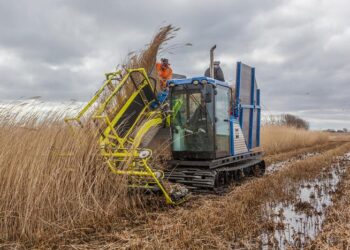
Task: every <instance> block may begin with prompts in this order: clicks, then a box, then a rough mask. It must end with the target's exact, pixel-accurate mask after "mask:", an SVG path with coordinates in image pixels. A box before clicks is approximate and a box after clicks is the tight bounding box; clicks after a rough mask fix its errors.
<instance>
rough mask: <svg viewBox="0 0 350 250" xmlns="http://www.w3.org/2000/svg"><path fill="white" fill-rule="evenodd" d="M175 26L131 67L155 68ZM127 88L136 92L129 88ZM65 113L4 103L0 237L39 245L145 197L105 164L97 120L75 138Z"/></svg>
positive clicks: (104, 220)
mask: <svg viewBox="0 0 350 250" xmlns="http://www.w3.org/2000/svg"><path fill="white" fill-rule="evenodd" d="M175 31H177V29H175V28H174V27H173V26H171V25H168V26H165V27H162V28H160V30H159V32H158V33H157V34H156V35H155V36H154V38H153V40H152V41H151V43H150V44H148V45H147V47H146V48H145V49H144V50H142V51H141V52H139V53H134V54H132V55H131V57H130V58H129V60H128V61H127V63H126V65H127V66H126V67H128V68H139V67H143V68H145V69H146V71H147V72H150V71H151V70H152V67H153V65H154V63H155V61H156V57H157V54H158V52H159V50H160V49H161V48H162V45H164V44H165V43H166V42H167V41H168V40H169V39H171V38H172V37H173V36H174V32H175ZM122 94H123V95H126V96H129V95H130V94H131V93H130V92H128V88H126V90H125V91H124V92H123V93H122ZM18 105H23V104H18ZM24 105H27V107H22V108H25V109H27V110H32V109H33V107H31V106H30V105H28V104H24ZM62 114H64V111H61V112H60V114H53V113H50V114H49V115H47V116H45V115H43V114H42V113H35V112H28V114H26V115H21V116H19V115H18V114H17V113H16V109H13V106H11V107H10V106H9V107H8V108H6V106H4V107H3V108H2V109H1V110H0V148H1V151H0V190H1V192H0V244H1V243H4V242H11V241H12V242H22V243H23V242H24V243H25V244H27V245H31V244H34V243H35V242H37V241H40V240H44V239H49V238H50V239H51V240H52V239H54V238H55V237H65V235H72V234H74V233H75V232H76V231H84V230H85V229H86V228H91V225H93V226H94V227H98V226H99V225H103V226H104V227H105V226H106V225H108V223H110V222H111V221H113V220H115V219H116V218H118V217H120V216H122V215H123V214H129V213H132V211H133V209H134V207H135V206H136V205H137V204H138V199H137V197H134V196H128V195H127V190H126V185H124V184H125V183H123V180H121V179H120V178H118V176H115V175H113V174H111V173H110V171H109V170H108V168H107V167H106V166H105V165H104V162H103V159H101V157H100V156H99V148H98V143H97V140H96V134H95V133H94V131H91V130H89V127H90V128H91V126H85V128H83V129H80V130H78V132H77V137H73V136H71V132H70V131H69V129H68V127H67V126H66V125H65V124H64V123H63V119H62ZM137 206H139V205H137ZM101 227H102V226H101ZM27 245H26V246H27Z"/></svg>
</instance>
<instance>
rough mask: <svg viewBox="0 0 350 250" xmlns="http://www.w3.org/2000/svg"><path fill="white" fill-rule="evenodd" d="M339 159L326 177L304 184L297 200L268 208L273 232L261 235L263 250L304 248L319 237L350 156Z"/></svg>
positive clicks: (268, 216) (300, 188)
mask: <svg viewBox="0 0 350 250" xmlns="http://www.w3.org/2000/svg"><path fill="white" fill-rule="evenodd" d="M337 160H338V161H337V163H334V164H333V165H332V168H331V170H329V171H327V172H326V171H325V170H323V175H324V176H323V177H322V178H319V179H316V180H313V181H307V182H303V183H302V184H301V185H300V186H299V187H298V188H297V195H296V199H294V200H293V201H290V202H285V203H277V204H272V203H271V204H267V205H266V209H265V211H266V216H267V218H270V222H271V223H270V224H271V229H270V230H269V232H265V233H263V234H262V235H261V242H262V248H263V249H269V248H271V247H273V248H279V249H286V248H288V247H294V248H303V247H304V246H305V245H306V244H307V243H308V242H309V241H310V240H313V239H315V238H316V236H317V235H318V233H319V232H320V231H321V229H322V223H323V221H324V220H325V212H326V209H327V208H328V207H329V206H330V205H332V195H333V194H334V193H335V192H336V190H337V186H338V184H339V182H340V180H341V177H342V175H343V173H344V172H345V165H346V164H345V162H347V161H350V153H347V154H346V155H344V156H343V157H340V158H339V157H338V159H337Z"/></svg>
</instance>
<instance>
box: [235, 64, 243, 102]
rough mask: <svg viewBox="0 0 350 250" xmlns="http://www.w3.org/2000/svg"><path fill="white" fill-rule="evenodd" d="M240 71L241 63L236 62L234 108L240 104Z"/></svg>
mask: <svg viewBox="0 0 350 250" xmlns="http://www.w3.org/2000/svg"><path fill="white" fill-rule="evenodd" d="M241 70H242V63H241V62H237V72H236V107H237V108H238V106H239V104H240V100H239V98H240V90H241Z"/></svg>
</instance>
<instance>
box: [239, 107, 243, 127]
mask: <svg viewBox="0 0 350 250" xmlns="http://www.w3.org/2000/svg"><path fill="white" fill-rule="evenodd" d="M239 126H240V127H241V128H242V126H243V109H242V108H240V109H239Z"/></svg>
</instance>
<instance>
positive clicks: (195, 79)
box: [167, 76, 229, 87]
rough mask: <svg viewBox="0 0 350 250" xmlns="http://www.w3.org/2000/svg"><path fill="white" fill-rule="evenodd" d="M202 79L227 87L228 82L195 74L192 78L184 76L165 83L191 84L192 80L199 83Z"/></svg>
mask: <svg viewBox="0 0 350 250" xmlns="http://www.w3.org/2000/svg"><path fill="white" fill-rule="evenodd" d="M203 80H205V81H206V82H207V83H209V84H213V85H221V86H224V87H229V83H227V82H222V81H219V80H216V79H213V78H210V77H205V76H196V77H192V78H186V79H171V80H168V81H167V85H168V86H169V85H171V84H174V85H184V84H193V82H194V81H198V83H201V82H202V81H203Z"/></svg>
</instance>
